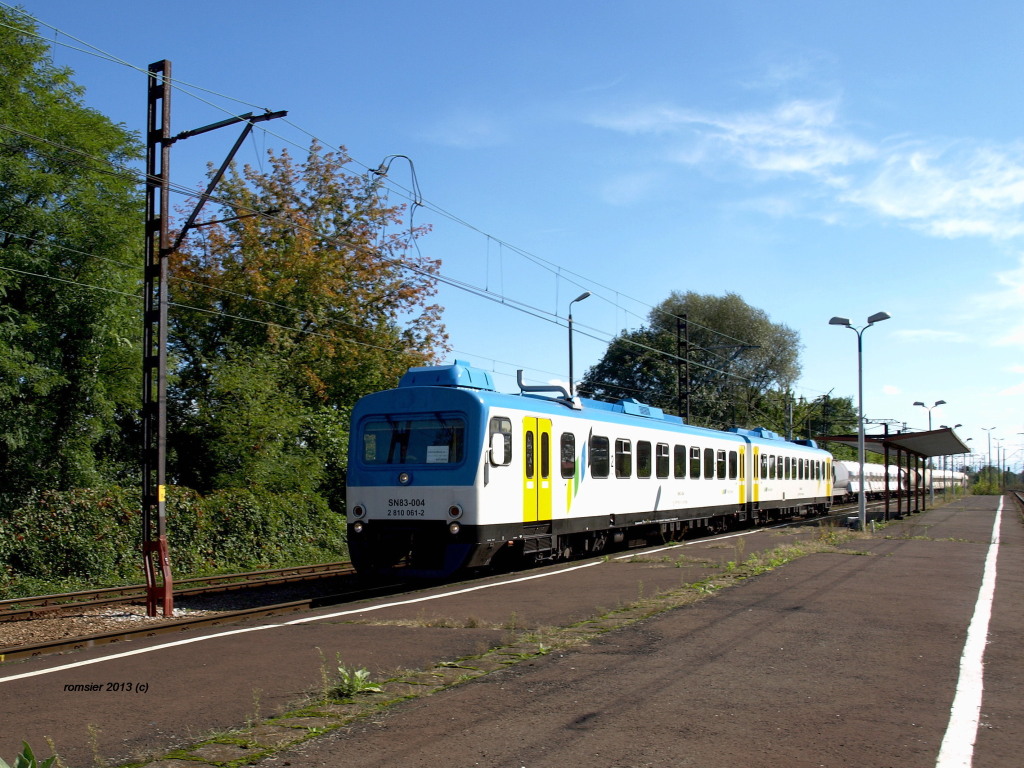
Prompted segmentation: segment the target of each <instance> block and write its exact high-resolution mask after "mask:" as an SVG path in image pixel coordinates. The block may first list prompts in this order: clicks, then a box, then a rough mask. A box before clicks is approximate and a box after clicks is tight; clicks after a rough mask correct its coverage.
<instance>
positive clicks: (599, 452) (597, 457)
mask: <svg viewBox="0 0 1024 768" xmlns="http://www.w3.org/2000/svg"><path fill="white" fill-rule="evenodd" d="M609 467H610V462H609V460H608V438H607V437H598V436H596V435H595V436H593V437H591V438H590V474H591V475H592V476H593V477H608V470H609Z"/></svg>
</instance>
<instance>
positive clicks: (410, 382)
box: [398, 360, 821, 450]
mask: <svg viewBox="0 0 1024 768" xmlns="http://www.w3.org/2000/svg"><path fill="white" fill-rule="evenodd" d="M520 386H521V387H523V392H521V393H519V394H510V393H507V392H499V391H498V390H497V389H495V387H494V379H493V377H492V376H491V374H490V372H488V371H485V370H483V369H481V368H476V367H474V366H472V365H470V364H469V363H467V362H465V361H463V360H456V361H455V362H454V363H453V364H451V365H430V366H419V367H414V368H410V369H409V370H408V372H407V373H406V374H405V375H404V376H402V378H401V379H400V380H399V382H398V389H406V388H409V387H445V388H450V389H459V390H470V391H474V390H475V391H477V392H478V393H479V394H480V395H481V396H484V395H487V397H486V399H488V400H490V399H491V397H492V396H491V395H488V394H487V393H493V396H494V397H499V398H502V399H504V398H512V399H517V400H518V402H522V401H523V400H529V401H531V402H534V403H537V404H544V405H545V406H546V407H549V408H550V407H554V408H559V407H561V408H571V409H573V410H575V411H585V412H589V413H591V414H592V415H595V416H596V415H597V414H598V413H605V414H608V415H609V416H612V417H613V418H614V416H615V415H620V414H621V415H625V416H634V417H637V418H641V419H650V420H651V421H656V422H661V423H663V424H666V425H672V426H676V427H685V428H686V429H687V430H700V431H707V432H717V433H718V434H720V435H733V436H735V437H738V438H746V439H747V440H753V441H778V442H780V443H786V444H788V445H790V446H803V447H806V448H810V449H815V450H821V449H820V448H819V446H818V445H817V443H815V442H814V441H813V440H786V439H785V438H784V437H783V436H782V435H779V434H778V433H776V432H772V431H771V430H768V429H765V428H764V427H758V428H756V429H740V428H738V427H734V428H732V429H729V430H725V431H719V430H712V429H708V428H707V427H699V426H695V425H692V424H686V422H685V420H684V419H682V418H681V417H679V416H676V415H674V414H670V413H665V411H664V410H663V409H661V408H658V407H657V406H653V405H648V404H646V403H642V402H640V401H639V400H636V399H635V398H631V397H630V398H623V399H621V400H617V401H615V402H608V401H605V400H593V399H590V398H584V397H575V398H570V397H569V396H568V393H567V392H566V391H565V390H564V389H563V388H562V387H559V386H550V387H547V386H541V387H525V386H523V384H522V382H520ZM541 392H560V393H561V394H562V397H557V398H553V397H549V396H546V395H543V394H540V393H541Z"/></svg>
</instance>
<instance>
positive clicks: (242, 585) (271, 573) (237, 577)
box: [0, 562, 355, 622]
mask: <svg viewBox="0 0 1024 768" xmlns="http://www.w3.org/2000/svg"><path fill="white" fill-rule="evenodd" d="M354 573H355V570H354V569H353V568H352V564H351V563H348V562H336V563H322V564H319V565H303V566H294V567H291V568H275V569H272V570H267V571H248V572H245V573H230V574H223V575H219V576H200V577H196V578H192V579H181V580H179V581H176V582H175V586H176V587H177V588H176V589H175V590H174V597H175V599H177V598H179V597H195V596H197V595H207V594H215V593H224V592H230V591H233V590H241V589H254V588H257V587H261V586H277V585H281V584H291V583H295V582H300V581H311V580H318V579H325V578H330V577H334V576H349V575H352V574H354ZM182 585H193V586H186V587H182ZM145 597H146V586H145V585H144V584H134V585H130V586H124V587H106V588H102V589H90V590H84V591H80V592H64V593H59V594H54V595H40V596H38V597H19V598H13V599H10V600H0V622H7V621H24V620H29V619H38V618H41V617H43V616H46V615H51V614H53V613H55V612H59V611H67V610H80V609H82V608H91V607H96V606H102V605H117V604H121V603H126V602H131V601H133V600H139V599H145Z"/></svg>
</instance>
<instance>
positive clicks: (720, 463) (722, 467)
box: [716, 451, 725, 480]
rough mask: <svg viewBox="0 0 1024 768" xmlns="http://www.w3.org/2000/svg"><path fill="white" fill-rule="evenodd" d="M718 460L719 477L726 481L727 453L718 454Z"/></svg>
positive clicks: (720, 452)
mask: <svg viewBox="0 0 1024 768" xmlns="http://www.w3.org/2000/svg"><path fill="white" fill-rule="evenodd" d="M716 456H717V459H718V462H717V464H718V477H719V479H721V480H724V479H725V451H719V452H718V453H717V454H716Z"/></svg>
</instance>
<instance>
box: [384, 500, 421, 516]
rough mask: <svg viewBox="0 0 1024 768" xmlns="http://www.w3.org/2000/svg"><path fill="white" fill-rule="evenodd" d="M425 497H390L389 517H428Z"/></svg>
mask: <svg viewBox="0 0 1024 768" xmlns="http://www.w3.org/2000/svg"><path fill="white" fill-rule="evenodd" d="M426 504H427V502H426V501H425V500H424V499H388V517H426V514H427V512H426V510H425V509H424V507H425V506H426Z"/></svg>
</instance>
